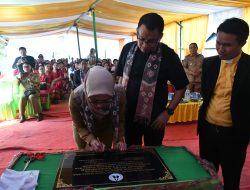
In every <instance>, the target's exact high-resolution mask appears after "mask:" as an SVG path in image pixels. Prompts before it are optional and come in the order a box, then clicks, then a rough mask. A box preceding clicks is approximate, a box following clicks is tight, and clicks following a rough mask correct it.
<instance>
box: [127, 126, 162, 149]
mask: <svg viewBox="0 0 250 190" xmlns="http://www.w3.org/2000/svg"><path fill="white" fill-rule="evenodd" d="M142 137H144V139H143V140H144V145H145V146H160V145H162V140H163V137H164V130H155V129H152V127H150V126H148V125H146V124H141V123H136V122H128V123H127V124H126V127H125V139H126V143H127V146H128V147H129V146H131V145H142Z"/></svg>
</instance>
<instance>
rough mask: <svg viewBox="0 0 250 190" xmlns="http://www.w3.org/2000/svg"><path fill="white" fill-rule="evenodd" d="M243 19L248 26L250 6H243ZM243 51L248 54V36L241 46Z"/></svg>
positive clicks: (249, 45) (249, 50) (249, 40)
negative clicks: (244, 43)
mask: <svg viewBox="0 0 250 190" xmlns="http://www.w3.org/2000/svg"><path fill="white" fill-rule="evenodd" d="M243 19H244V20H245V21H246V22H247V23H248V25H249V26H250V7H247V8H244V12H243ZM242 50H243V51H244V52H245V53H248V54H250V38H249V37H248V40H247V43H246V45H245V46H244V47H243V48H242Z"/></svg>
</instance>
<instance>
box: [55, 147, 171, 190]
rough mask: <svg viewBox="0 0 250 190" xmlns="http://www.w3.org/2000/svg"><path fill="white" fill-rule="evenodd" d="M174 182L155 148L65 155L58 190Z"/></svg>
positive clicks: (57, 185)
mask: <svg viewBox="0 0 250 190" xmlns="http://www.w3.org/2000/svg"><path fill="white" fill-rule="evenodd" d="M170 181H175V177H174V176H173V174H172V173H171V172H170V171H169V169H168V167H167V166H166V164H164V163H163V161H162V160H161V158H160V156H159V155H158V154H157V152H156V151H155V150H154V149H153V148H150V149H148V148H147V149H140V150H127V151H124V152H118V151H107V152H103V153H84V152H74V153H66V154H64V158H63V160H62V163H61V167H60V168H59V171H58V175H57V180H56V183H55V189H77V188H80V187H87V186H90V187H119V186H129V185H138V184H148V183H151V184H153V183H154V184H155V183H166V182H170Z"/></svg>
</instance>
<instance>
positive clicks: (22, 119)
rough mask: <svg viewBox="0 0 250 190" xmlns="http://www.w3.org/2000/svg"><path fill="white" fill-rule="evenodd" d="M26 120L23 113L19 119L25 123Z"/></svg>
mask: <svg viewBox="0 0 250 190" xmlns="http://www.w3.org/2000/svg"><path fill="white" fill-rule="evenodd" d="M25 120H26V118H25V116H24V115H22V116H21V118H20V120H19V122H20V123H23V122H24V121H25Z"/></svg>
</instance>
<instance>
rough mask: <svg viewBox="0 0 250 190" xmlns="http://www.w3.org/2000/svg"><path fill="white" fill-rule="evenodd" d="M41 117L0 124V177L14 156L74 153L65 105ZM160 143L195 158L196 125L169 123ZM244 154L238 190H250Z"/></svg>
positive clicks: (249, 162)
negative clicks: (192, 155) (42, 153)
mask: <svg viewBox="0 0 250 190" xmlns="http://www.w3.org/2000/svg"><path fill="white" fill-rule="evenodd" d="M44 114H45V119H44V120H43V121H41V122H37V121H36V120H35V119H30V120H27V121H25V122H24V123H22V124H20V123H18V121H6V122H2V123H0V174H1V173H2V172H3V171H4V169H5V168H6V167H7V166H8V164H9V162H10V161H11V160H12V158H13V157H14V155H16V154H18V153H20V152H27V151H34V152H39V151H41V152H60V151H67V150H76V146H75V143H74V140H73V134H72V127H71V118H70V115H69V112H68V105H67V102H63V103H60V104H56V105H52V107H51V109H50V111H47V112H44ZM163 144H164V145H166V146H186V147H187V148H188V149H189V150H191V151H192V152H193V153H194V154H197V155H198V151H199V146H198V137H197V136H196V122H188V123H179V124H169V125H168V126H167V128H166V133H165V137H164V141H163ZM247 154H248V156H247V158H246V163H245V166H244V168H243V173H242V177H241V190H250V181H249V180H250V146H249V147H248V153H247Z"/></svg>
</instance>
